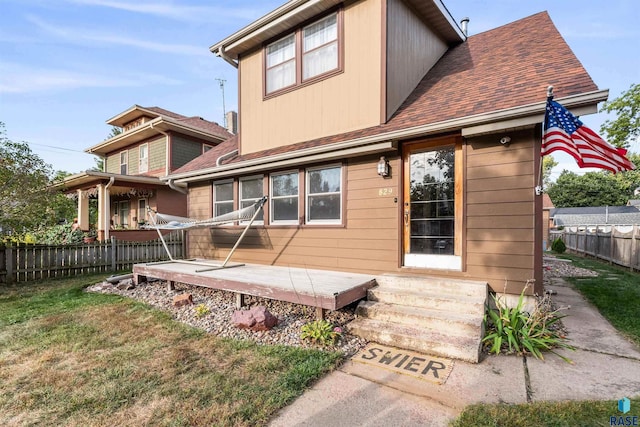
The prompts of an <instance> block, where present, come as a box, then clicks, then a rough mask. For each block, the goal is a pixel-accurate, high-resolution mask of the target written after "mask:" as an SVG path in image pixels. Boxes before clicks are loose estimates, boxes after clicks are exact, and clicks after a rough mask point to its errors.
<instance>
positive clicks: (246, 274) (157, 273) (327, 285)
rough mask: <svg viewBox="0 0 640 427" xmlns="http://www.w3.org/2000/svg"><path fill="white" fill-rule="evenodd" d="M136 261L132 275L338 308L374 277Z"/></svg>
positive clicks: (361, 292) (354, 298) (255, 266)
mask: <svg viewBox="0 0 640 427" xmlns="http://www.w3.org/2000/svg"><path fill="white" fill-rule="evenodd" d="M197 262H198V263H197V264H195V263H184V262H171V263H158V264H136V265H134V267H133V274H134V278H135V280H136V283H138V279H139V277H140V276H145V277H154V278H158V279H163V280H170V281H174V282H181V283H187V284H190V285H196V286H203V287H208V288H213V289H220V290H224V291H230V292H235V293H240V294H246V295H254V296H259V297H264V298H270V299H276V300H281V301H288V302H292V303H297V304H304V305H309V306H312V307H319V308H323V309H327V310H338V309H340V308H342V307H344V306H346V305H348V304H350V303H352V302H354V301H357V300H359V299H361V298H364V297H366V295H367V290H368V289H369V288H371V287H373V286H375V277H374V276H372V275H371V276H370V275H366V274H358V273H348V272H340V271H329V270H312V269H305V268H295V267H280V266H270V265H259V264H245V265H233V264H232V265H231V266H232V268H225V269H216V270H209V271H200V272H198V271H197V270H203V269H207V265H211V266H212V267H214V266H217V265H219V264H220V263H219V262H214V261H207V260H198V261H197Z"/></svg>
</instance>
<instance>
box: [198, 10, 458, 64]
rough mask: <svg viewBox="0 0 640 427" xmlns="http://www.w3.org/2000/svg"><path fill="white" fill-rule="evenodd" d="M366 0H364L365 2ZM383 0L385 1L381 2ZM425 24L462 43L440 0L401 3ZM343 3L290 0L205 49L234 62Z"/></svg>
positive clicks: (447, 37) (455, 25)
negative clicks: (274, 38) (411, 9)
mask: <svg viewBox="0 0 640 427" xmlns="http://www.w3.org/2000/svg"><path fill="white" fill-rule="evenodd" d="M365 1H366V0H365ZM384 1H386V0H384ZM405 1H406V2H407V3H408V4H410V5H411V7H412V8H413V9H414V10H415V11H416V12H417V13H418V15H420V16H421V17H422V18H423V19H424V21H425V22H428V23H429V25H431V26H432V27H433V28H434V29H435V30H436V31H437V32H438V33H439V34H440V35H441V36H442V37H444V38H445V40H446V41H447V42H448V43H459V42H462V41H464V35H463V34H462V32H461V31H460V29H459V28H458V25H457V24H456V23H455V21H454V20H453V18H452V17H451V15H450V14H449V11H448V10H447V9H446V7H444V4H443V3H442V1H440V0H427V1H425V0H405ZM340 3H343V1H340V0H310V1H304V0H292V1H290V2H288V3H286V4H284V5H282V6H281V7H279V8H278V9H275V10H274V11H272V12H270V13H268V14H267V15H265V16H263V17H262V18H260V19H258V20H256V21H254V22H253V23H251V24H249V25H247V26H246V27H244V28H243V29H241V30H240V31H237V32H236V33H234V34H232V35H230V36H229V37H227V38H226V39H224V40H222V41H220V42H218V43H216V44H214V45H213V46H211V48H210V49H209V50H211V52H214V53H215V52H218V51H220V49H222V50H223V51H224V53H225V54H226V55H227V56H229V57H231V58H232V59H235V60H237V59H238V56H239V55H240V54H242V53H243V52H247V51H249V50H251V49H253V48H255V47H257V46H260V45H261V44H262V43H264V42H266V41H267V40H269V39H271V38H273V37H276V36H278V35H280V34H282V33H284V32H286V31H288V30H291V29H293V28H296V27H297V26H299V25H300V24H301V23H303V22H305V21H307V20H309V19H311V18H313V17H314V16H317V15H319V14H321V13H322V12H325V11H326V10H328V9H330V8H332V7H333V6H336V5H338V4H340Z"/></svg>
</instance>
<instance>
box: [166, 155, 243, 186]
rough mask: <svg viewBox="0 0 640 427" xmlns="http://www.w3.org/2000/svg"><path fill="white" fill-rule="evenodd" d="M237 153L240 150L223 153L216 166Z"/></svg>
mask: <svg viewBox="0 0 640 427" xmlns="http://www.w3.org/2000/svg"><path fill="white" fill-rule="evenodd" d="M236 154H238V150H233V151H229V152H228V153H226V154H223V155H222V156H220V157H218V160H216V166H220V165H221V164H222V161H223V160H227V159H228V158H230V157H232V156H234V155H236ZM172 181H173V180H172Z"/></svg>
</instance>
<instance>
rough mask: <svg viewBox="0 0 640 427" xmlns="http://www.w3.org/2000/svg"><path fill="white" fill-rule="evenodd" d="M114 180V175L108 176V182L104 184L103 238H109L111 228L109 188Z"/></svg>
mask: <svg viewBox="0 0 640 427" xmlns="http://www.w3.org/2000/svg"><path fill="white" fill-rule="evenodd" d="M114 182H116V177H115V176H112V177H111V178H109V182H108V183H107V185H105V186H104V240H105V241H108V240H109V229H110V228H111V200H110V199H111V196H109V188H111V186H112V185H113V183H114Z"/></svg>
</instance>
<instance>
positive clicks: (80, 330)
mask: <svg viewBox="0 0 640 427" xmlns="http://www.w3.org/2000/svg"><path fill="white" fill-rule="evenodd" d="M103 278H104V275H98V276H84V277H81V278H74V279H65V280H50V281H43V282H34V283H27V284H24V285H20V286H13V287H6V286H4V287H3V286H0V425H70V426H87V425H92V426H94V425H96V426H100V425H104V426H112V425H119V426H120V425H123V426H124V425H131V426H134V425H135V426H138V425H160V426H162V425H167V426H180V425H184V426H191V425H207V426H209V425H217V426H238V425H239V426H242V425H246V426H250V425H264V424H265V423H266V422H267V421H268V420H269V419H270V418H271V417H272V416H273V415H274V414H275V413H276V412H277V411H278V409H280V408H282V407H283V406H285V405H286V404H287V403H289V402H291V401H292V400H293V399H294V398H295V397H297V396H298V395H300V394H301V393H302V392H303V390H304V389H305V388H306V387H308V386H309V385H310V383H311V382H313V381H314V380H315V379H317V378H319V377H321V376H322V375H324V374H325V373H326V372H328V371H329V370H331V369H332V368H334V367H335V366H336V364H337V363H338V361H339V360H340V355H339V354H337V353H328V352H322V351H311V350H302V349H297V348H291V347H284V346H258V345H255V344H253V343H249V342H243V341H235V340H227V339H219V338H217V337H215V336H212V335H208V334H205V333H203V332H201V331H199V330H197V329H194V328H191V327H188V326H185V325H183V324H181V323H178V322H175V321H173V320H172V319H171V318H170V317H169V316H168V315H167V314H165V313H163V312H161V311H159V310H156V309H152V308H149V307H148V306H145V305H143V304H141V303H137V302H134V301H131V300H128V299H124V298H121V297H117V296H113V295H101V294H89V293H85V292H83V288H84V287H85V286H87V285H89V284H93V283H96V282H98V281H100V280H101V279H103Z"/></svg>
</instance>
